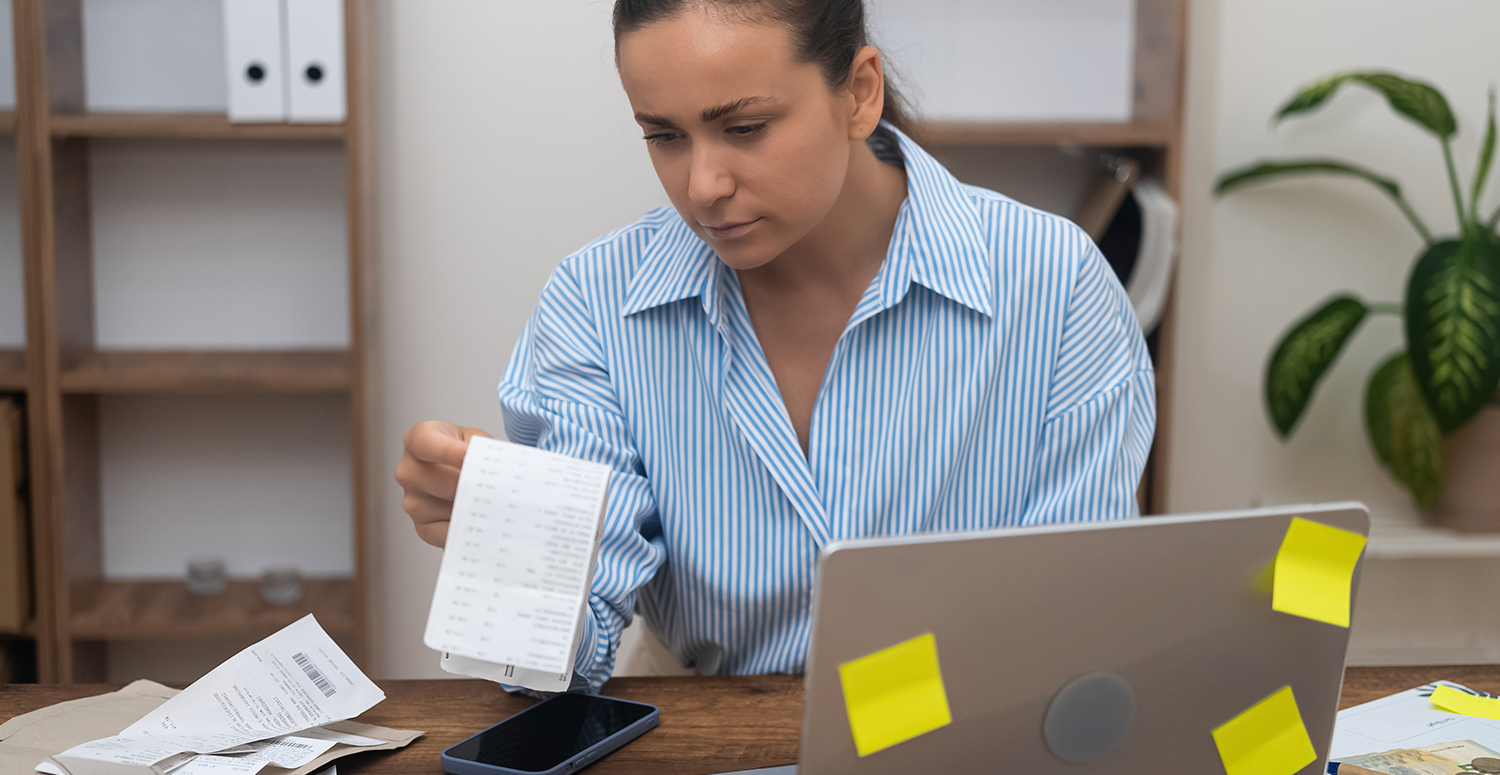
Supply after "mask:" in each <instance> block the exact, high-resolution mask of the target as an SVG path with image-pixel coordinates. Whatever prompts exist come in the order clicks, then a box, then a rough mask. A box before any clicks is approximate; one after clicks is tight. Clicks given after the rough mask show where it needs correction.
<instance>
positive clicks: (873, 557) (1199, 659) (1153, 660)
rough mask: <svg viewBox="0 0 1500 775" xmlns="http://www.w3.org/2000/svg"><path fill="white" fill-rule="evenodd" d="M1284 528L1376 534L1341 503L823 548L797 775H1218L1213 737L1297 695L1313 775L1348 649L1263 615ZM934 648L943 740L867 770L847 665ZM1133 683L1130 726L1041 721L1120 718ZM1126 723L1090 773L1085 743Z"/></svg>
mask: <svg viewBox="0 0 1500 775" xmlns="http://www.w3.org/2000/svg"><path fill="white" fill-rule="evenodd" d="M1293 517H1302V518H1304V519H1307V520H1311V521H1314V522H1320V523H1323V524H1325V525H1330V526H1333V527H1337V528H1341V529H1343V530H1347V531H1350V532H1354V533H1358V534H1360V535H1368V533H1369V515H1368V513H1367V511H1366V509H1365V507H1364V506H1363V505H1361V504H1358V503H1334V504H1325V505H1303V506H1295V507H1278V508H1270V509H1259V510H1252V511H1237V512H1223V513H1213V514H1198V515H1187V516H1175V517H1151V518H1145V519H1139V520H1129V521H1121V522H1108V523H1086V524H1078V525H1058V526H1044V527H1032V528H1022V529H1007V530H994V531H984V532H974V533H963V534H925V535H914V536H905V537H898V538H879V539H866V540H857V541H848V542H840V543H836V544H833V545H830V546H829V547H828V548H827V549H826V550H825V552H824V553H823V556H822V558H821V560H820V562H819V576H818V589H817V593H816V595H815V597H814V604H813V622H814V624H813V639H812V647H811V650H810V654H809V659H808V663H807V675H806V679H805V686H806V700H805V701H806V708H805V711H804V715H803V726H802V747H801V756H800V762H801V763H800V765H799V767H798V770H797V771H798V773H799V775H825V774H827V773H846V772H848V773H861V774H871V775H873V774H875V773H912V772H963V771H978V772H991V771H1002V770H1003V771H1005V772H1025V773H1028V775H1041V774H1042V773H1068V774H1069V775H1087V774H1088V773H1162V772H1221V771H1223V767H1224V765H1223V764H1222V762H1221V760H1220V756H1219V753H1218V750H1217V748H1216V746H1215V743H1214V738H1213V736H1212V734H1211V730H1212V729H1213V728H1215V727H1217V726H1219V725H1221V724H1224V723H1225V722H1227V721H1229V720H1231V719H1233V718H1235V717H1236V716H1238V715H1239V714H1241V713H1242V712H1244V711H1245V710H1247V709H1249V708H1250V707H1251V706H1253V705H1255V704H1256V703H1258V702H1260V701H1262V700H1264V699H1266V698H1267V697H1269V696H1271V695H1273V694H1275V693H1276V692H1278V690H1280V689H1281V688H1282V687H1286V686H1290V687H1291V688H1292V691H1293V695H1294V697H1295V700H1296V706H1297V708H1298V710H1299V712H1300V714H1301V717H1302V721H1303V723H1304V725H1305V727H1306V729H1307V732H1308V734H1309V736H1310V738H1311V740H1312V743H1313V746H1314V748H1315V750H1316V753H1317V758H1316V760H1315V761H1314V762H1312V763H1310V764H1308V765H1307V766H1306V767H1303V768H1302V769H1301V770H1299V771H1298V772H1299V773H1302V774H1303V775H1311V774H1312V773H1316V772H1321V767H1322V766H1323V764H1324V763H1325V760H1326V758H1327V753H1328V744H1329V741H1330V739H1331V737H1332V735H1333V724H1334V715H1335V712H1336V711H1337V708H1338V698H1339V691H1340V688H1341V686H1342V681H1343V668H1344V655H1345V650H1346V648H1347V646H1348V640H1349V630H1348V629H1346V628H1344V627H1340V626H1337V625H1332V624H1327V623H1324V622H1320V621H1314V620H1311V619H1305V618H1301V617H1298V616H1292V615H1289V614H1285V613H1279V612H1277V611H1274V610H1272V608H1271V586H1270V581H1271V579H1272V575H1271V572H1270V567H1271V565H1272V563H1273V562H1274V561H1275V558H1276V556H1277V552H1278V551H1279V550H1280V547H1281V543H1282V539H1283V538H1284V537H1285V536H1286V533H1287V529H1288V527H1289V526H1290V524H1291V522H1292V519H1293ZM1358 573H1359V570H1358V567H1356V569H1355V587H1356V588H1357V586H1358ZM1351 606H1352V601H1351ZM928 633H930V634H932V636H933V642H934V644H935V646H936V651H937V657H938V662H939V664H940V668H941V675H942V680H943V685H944V687H945V690H946V696H947V702H948V706H949V709H950V712H951V717H952V721H951V723H949V724H947V725H946V726H942V727H940V728H938V729H935V730H933V731H931V732H928V733H926V734H922V735H920V736H918V737H915V738H913V739H911V740H908V741H906V742H903V743H900V744H898V745H894V746H892V747H889V748H885V749H883V750H878V751H875V752H873V753H870V754H869V755H867V756H865V757H860V756H859V755H858V754H857V752H856V747H855V741H854V738H853V735H852V733H851V730H850V722H849V716H848V713H847V712H846V708H845V698H844V694H843V688H842V684H841V681H840V675H839V666H840V665H841V664H844V663H848V662H851V661H854V660H858V659H860V658H861V657H865V656H868V655H871V654H874V653H876V652H880V651H882V650H884V649H887V648H889V647H891V646H894V645H897V644H902V643H905V642H908V641H911V640H912V639H914V638H918V637H920V636H923V635H924V634H928ZM1101 675H1102V676H1104V678H1099V676H1101ZM1081 677H1082V680H1081V681H1080V678H1081ZM1101 681H1102V683H1101ZM1070 684H1072V688H1071V689H1069V690H1068V691H1067V692H1063V691H1062V690H1063V689H1064V687H1067V686H1069V685H1070ZM1122 684H1123V685H1124V686H1125V687H1127V688H1126V689H1125V690H1123V691H1124V692H1126V693H1127V694H1129V695H1130V696H1129V697H1128V698H1127V699H1129V701H1130V704H1131V705H1132V709H1131V713H1130V715H1131V718H1130V719H1129V720H1127V721H1122V720H1121V717H1119V716H1118V714H1116V715H1115V716H1113V717H1110V713H1113V712H1114V711H1108V709H1107V708H1106V711H1108V712H1105V713H1104V717H1100V718H1096V719H1094V720H1092V721H1090V722H1089V724H1087V725H1085V726H1086V727H1087V728H1085V729H1083V730H1082V731H1080V730H1079V729H1072V730H1071V731H1070V730H1069V729H1067V728H1064V729H1062V731H1061V732H1059V731H1058V727H1056V725H1055V723H1054V722H1056V720H1057V717H1054V718H1053V719H1052V720H1051V721H1049V719H1048V713H1049V709H1050V708H1051V707H1052V705H1053V703H1054V700H1055V699H1058V698H1060V697H1065V700H1063V699H1059V700H1058V701H1059V702H1064V701H1066V702H1072V703H1075V706H1074V707H1073V708H1072V710H1073V715H1072V716H1071V717H1072V718H1077V717H1078V716H1077V709H1078V707H1079V706H1077V705H1076V704H1077V703H1080V702H1081V703H1083V705H1082V706H1081V707H1084V708H1093V707H1103V706H1108V705H1110V703H1111V702H1114V703H1115V705H1116V706H1118V705H1119V701H1120V698H1121V697H1122V696H1123V695H1121V691H1122V690H1121V689H1120V686H1121V685H1122ZM1080 686H1082V687H1083V688H1082V690H1081V693H1080V689H1079V687H1080ZM1101 691H1102V692H1103V694H1100V692H1101ZM1101 698H1102V700H1101ZM1059 707H1066V706H1059ZM1085 716H1087V712H1085ZM1058 717H1063V718H1068V717H1069V716H1068V715H1067V714H1066V713H1063V714H1062V715H1061V716H1058ZM1049 723H1052V724H1053V726H1052V727H1050V728H1047V727H1048V724H1049ZM1121 724H1124V726H1125V728H1124V731H1123V732H1121V733H1120V734H1119V735H1117V736H1116V738H1117V740H1118V742H1117V743H1115V744H1113V745H1112V747H1110V748H1109V749H1108V750H1107V751H1106V752H1105V753H1103V754H1102V755H1097V754H1098V747H1099V745H1100V744H1101V743H1100V741H1099V740H1097V739H1093V740H1091V739H1090V738H1089V736H1090V735H1091V734H1093V732H1092V731H1091V730H1094V729H1097V728H1109V727H1110V726H1111V725H1114V726H1115V727H1118V726H1120V725H1121ZM1044 728H1046V730H1045V731H1044ZM1049 734H1050V735H1052V736H1053V737H1052V738H1051V739H1050V740H1049V739H1048V737H1047V735H1049ZM1070 735H1071V736H1072V738H1073V739H1072V742H1069V736H1070ZM1080 735H1081V736H1082V737H1081V738H1080V737H1079V736H1080ZM1105 742H1108V741H1105ZM1080 745H1081V748H1080V747H1079V746H1080ZM1070 746H1071V747H1070ZM1090 746H1093V748H1090ZM1059 747H1061V748H1062V749H1064V750H1065V751H1066V752H1067V756H1068V757H1070V758H1072V759H1073V760H1072V761H1067V760H1065V759H1064V758H1061V757H1060V755H1059V754H1058V753H1057V752H1056V751H1055V750H1054V749H1056V748H1059ZM1080 751H1081V752H1082V753H1083V754H1087V755H1097V756H1096V758H1093V759H1091V760H1088V761H1079V759H1078V754H1079V752H1080Z"/></svg>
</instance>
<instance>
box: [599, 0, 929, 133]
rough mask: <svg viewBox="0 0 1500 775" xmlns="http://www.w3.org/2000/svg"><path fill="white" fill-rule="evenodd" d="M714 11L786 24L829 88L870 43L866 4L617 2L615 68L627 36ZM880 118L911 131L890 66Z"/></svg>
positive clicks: (824, 0) (860, 0)
mask: <svg viewBox="0 0 1500 775" xmlns="http://www.w3.org/2000/svg"><path fill="white" fill-rule="evenodd" d="M710 7H711V8H713V9H715V10H719V11H724V12H727V13H729V14H732V15H733V16H735V17H738V18H740V19H743V20H745V21H772V22H777V23H779V24H783V25H786V26H787V27H788V28H789V29H790V30H791V32H792V43H793V45H794V46H795V47H796V51H797V56H798V58H799V59H800V60H801V61H803V62H813V63H815V64H817V65H818V69H819V70H821V71H822V72H823V81H824V82H825V83H827V84H828V88H829V89H831V90H836V89H841V88H843V87H844V86H845V85H846V84H847V83H848V82H849V73H850V70H851V68H853V66H854V55H855V54H856V53H858V52H859V50H860V49H861V48H864V47H865V46H866V45H867V44H868V43H869V35H868V34H867V33H866V31H865V3H864V0H615V13H614V27H615V61H616V64H618V63H619V57H620V37H621V36H623V35H624V34H625V33H627V32H634V31H635V30H638V29H640V28H642V27H644V26H646V25H648V24H651V23H652V22H657V21H661V20H664V19H669V18H672V17H673V16H676V15H677V14H678V13H681V12H682V11H683V10H684V9H687V8H710ZM880 117H881V118H883V119H885V120H886V121H889V122H891V123H892V124H893V125H895V127H896V128H897V129H900V130H901V131H902V132H907V133H910V128H911V120H910V116H909V114H908V113H907V108H906V100H905V99H904V98H902V96H901V93H900V92H899V91H897V90H896V88H895V87H894V86H892V85H891V73H890V69H889V67H887V68H885V107H884V109H882V110H881V112H880Z"/></svg>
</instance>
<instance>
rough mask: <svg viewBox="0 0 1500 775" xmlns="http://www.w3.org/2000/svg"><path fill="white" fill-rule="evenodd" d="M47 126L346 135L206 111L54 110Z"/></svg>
mask: <svg viewBox="0 0 1500 775" xmlns="http://www.w3.org/2000/svg"><path fill="white" fill-rule="evenodd" d="M11 123H12V125H13V124H14V123H15V122H14V119H12V122H11ZM50 128H51V133H52V136H53V137H146V138H198V139H210V140H211V139H230V140H232V139H247V140H251V139H259V140H319V139H325V140H342V139H344V135H345V130H344V124H342V123H339V124H288V123H279V124H239V123H231V122H230V120H229V117H228V116H223V115H218V114H208V113H202V114H199V113H81V114H76V115H70V114H54V115H53V116H52V117H51V121H50Z"/></svg>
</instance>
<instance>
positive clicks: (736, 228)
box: [699, 218, 760, 240]
mask: <svg viewBox="0 0 1500 775" xmlns="http://www.w3.org/2000/svg"><path fill="white" fill-rule="evenodd" d="M757 223H760V219H759V218H756V219H755V220H753V221H742V222H740V223H725V224H720V225H718V226H709V225H708V224H706V223H703V224H699V225H701V226H702V227H703V230H704V231H706V232H708V236H710V237H712V238H714V239H716V240H731V239H739V238H740V237H743V236H745V235H746V234H749V233H750V230H751V229H753V228H755V224H757Z"/></svg>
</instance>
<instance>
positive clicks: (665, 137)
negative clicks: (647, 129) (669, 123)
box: [641, 132, 677, 145]
mask: <svg viewBox="0 0 1500 775" xmlns="http://www.w3.org/2000/svg"><path fill="white" fill-rule="evenodd" d="M641 139H643V140H645V141H646V142H649V143H652V144H654V145H666V144H667V143H670V142H672V141H673V140H676V139H677V134H676V133H675V132H658V133H656V134H654V135H646V136H645V137H643V138H641Z"/></svg>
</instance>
